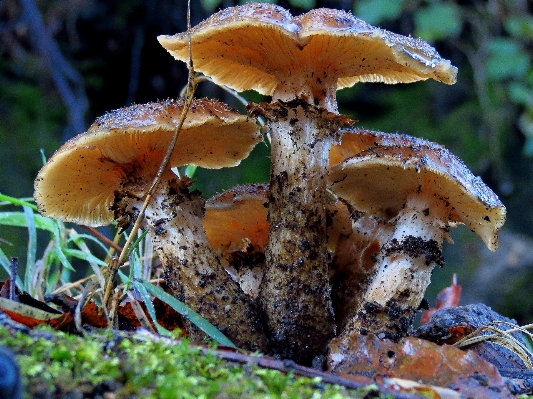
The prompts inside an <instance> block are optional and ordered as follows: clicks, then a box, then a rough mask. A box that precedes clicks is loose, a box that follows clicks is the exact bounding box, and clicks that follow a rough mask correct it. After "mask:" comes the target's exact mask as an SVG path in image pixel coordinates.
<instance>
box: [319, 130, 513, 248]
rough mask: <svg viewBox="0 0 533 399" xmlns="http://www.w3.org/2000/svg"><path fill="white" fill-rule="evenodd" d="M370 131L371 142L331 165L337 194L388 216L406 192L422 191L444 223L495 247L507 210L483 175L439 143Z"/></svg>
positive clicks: (396, 210)
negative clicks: (437, 205)
mask: <svg viewBox="0 0 533 399" xmlns="http://www.w3.org/2000/svg"><path fill="white" fill-rule="evenodd" d="M372 134H375V142H374V144H373V145H372V146H370V147H367V148H364V149H363V150H362V151H361V152H359V153H358V154H356V155H354V156H352V157H350V158H348V159H346V160H344V161H343V162H340V163H337V164H335V165H334V166H332V167H331V169H330V171H329V179H330V182H331V188H332V190H333V192H334V193H335V194H337V195H338V196H340V197H341V198H344V199H345V200H347V201H349V202H350V203H351V204H352V205H353V206H354V207H355V208H357V209H358V210H359V211H362V212H366V213H369V214H371V215H374V216H376V217H378V218H380V219H382V220H388V219H390V218H392V217H394V216H396V215H397V214H398V213H399V212H400V211H401V209H402V208H403V206H404V205H405V203H406V202H407V198H408V196H409V195H411V194H413V193H416V192H419V193H420V192H422V193H425V194H426V195H429V196H432V197H433V198H435V200H438V201H442V203H443V204H444V206H445V207H446V214H447V215H448V218H449V219H448V220H443V222H444V223H446V224H447V225H449V226H455V225H456V224H459V223H464V224H465V225H466V226H468V227H469V228H470V229H471V230H472V231H474V232H475V233H477V234H478V235H479V236H480V237H481V239H482V240H483V242H484V243H485V245H487V247H488V248H489V249H490V250H495V249H496V248H497V245H498V244H497V243H498V236H497V235H498V231H499V230H500V228H501V227H502V226H503V223H504V222H505V213H506V210H505V207H504V205H503V204H502V203H501V201H500V199H499V198H498V196H497V195H496V194H495V193H494V192H493V191H492V190H491V189H490V188H489V187H488V186H487V185H486V184H485V183H483V181H482V180H481V178H479V177H477V176H474V175H473V174H472V172H471V171H470V170H469V169H468V167H467V166H466V165H465V164H464V163H463V162H462V161H461V160H460V159H459V158H457V157H456V156H455V155H453V154H452V153H450V152H449V151H448V150H446V149H445V148H444V147H443V146H440V145H438V144H435V143H432V142H429V141H427V140H423V139H418V138H414V137H409V136H405V135H387V134H384V133H378V132H373V133H369V135H368V136H367V139H369V138H370V137H371V135H372ZM353 141H357V140H356V139H355V138H353ZM391 141H392V143H394V142H397V143H398V144H397V145H392V143H391ZM359 142H361V141H359ZM363 147H364V146H363Z"/></svg>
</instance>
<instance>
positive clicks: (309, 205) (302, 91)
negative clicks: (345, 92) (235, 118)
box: [158, 3, 457, 363]
mask: <svg viewBox="0 0 533 399" xmlns="http://www.w3.org/2000/svg"><path fill="white" fill-rule="evenodd" d="M189 38H190V41H191V46H192V54H193V62H194V66H195V70H197V71H199V72H202V73H204V74H205V75H207V76H210V77H211V78H212V79H213V81H215V82H217V83H219V84H223V85H226V86H229V87H231V88H233V89H235V90H237V91H243V90H249V89H254V90H257V91H258V92H260V93H262V94H266V95H271V96H272V102H271V103H270V104H265V103H261V104H255V105H251V106H250V108H249V109H250V111H251V112H252V113H253V114H255V115H262V116H264V117H265V118H266V119H267V124H268V128H269V130H270V133H271V139H272V168H271V175H270V189H271V198H270V202H269V216H268V220H269V223H270V229H271V230H270V238H269V243H268V245H267V247H266V262H267V270H266V272H265V278H264V281H263V283H262V287H261V293H260V297H261V303H262V306H263V308H264V310H265V312H266V315H267V323H268V327H269V330H270V335H271V337H272V339H271V348H270V350H271V352H272V353H274V354H277V355H279V356H281V357H288V358H292V359H294V360H297V361H300V362H303V363H309V362H310V360H311V359H312V358H313V357H314V356H316V355H317V354H320V353H322V352H324V350H325V348H326V344H327V342H328V340H329V339H330V338H331V337H332V336H333V335H334V333H335V326H334V322H333V311H332V307H331V298H330V288H329V282H328V266H327V234H326V183H325V174H326V169H327V166H328V152H329V148H330V146H331V145H332V143H335V142H336V141H337V140H338V139H339V136H338V131H339V128H340V127H342V126H346V125H349V124H351V123H352V121H351V120H350V119H349V118H348V117H345V116H341V115H338V113H337V102H336V95H335V93H336V90H337V89H339V88H342V87H349V86H352V85H354V84H355V83H357V82H384V83H399V82H414V81H418V80H425V79H429V78H432V79H435V80H438V81H442V82H444V83H448V84H451V83H454V82H455V76H456V72H457V71H456V69H455V68H454V67H453V66H452V65H451V64H450V62H449V61H447V60H443V59H442V58H441V57H440V56H439V55H438V54H437V53H436V52H435V50H434V49H433V48H431V47H430V46H429V45H428V44H427V43H425V42H422V41H420V40H415V39H412V38H409V37H404V36H400V35H396V34H394V33H390V32H387V31H384V30H382V29H378V28H375V27H373V26H371V25H368V24H367V23H365V22H364V21H362V20H360V19H358V18H356V17H354V16H353V15H351V14H349V13H346V12H344V11H339V10H329V9H317V10H312V11H310V12H309V13H307V14H303V15H301V16H298V17H292V15H291V14H290V13H289V12H288V11H287V10H285V9H283V8H281V7H278V6H274V5H271V4H260V3H251V4H247V5H244V6H239V7H232V8H228V9H225V10H222V11H220V12H219V13H217V14H215V15H213V16H211V17H210V18H208V19H207V20H205V21H203V22H202V23H200V24H199V25H197V26H196V27H193V28H192V29H190V30H189V31H188V32H185V33H182V34H177V35H174V36H160V37H159V38H158V39H159V41H160V43H161V44H162V45H163V47H165V48H166V49H167V50H168V51H169V52H170V53H171V54H172V55H173V56H174V57H175V58H177V59H179V60H182V61H186V60H187V57H188V52H187V44H188V40H189Z"/></svg>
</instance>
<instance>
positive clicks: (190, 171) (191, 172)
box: [185, 164, 198, 179]
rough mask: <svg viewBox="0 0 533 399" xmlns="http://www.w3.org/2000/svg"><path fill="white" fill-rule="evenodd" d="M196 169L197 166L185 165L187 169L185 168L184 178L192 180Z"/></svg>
mask: <svg viewBox="0 0 533 399" xmlns="http://www.w3.org/2000/svg"><path fill="white" fill-rule="evenodd" d="M197 168H198V166H196V165H193V164H189V165H187V167H186V168H185V176H187V177H188V178H189V179H192V177H193V176H194V173H195V172H196V169H197Z"/></svg>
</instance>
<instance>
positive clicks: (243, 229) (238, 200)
mask: <svg viewBox="0 0 533 399" xmlns="http://www.w3.org/2000/svg"><path fill="white" fill-rule="evenodd" d="M267 203H268V185H267V184H253V185H247V186H237V187H234V188H232V189H231V190H228V191H224V192H223V193H220V194H218V195H216V196H214V197H213V198H211V199H209V200H207V201H206V204H205V216H204V219H203V221H202V224H203V225H204V228H205V232H206V234H207V238H208V239H209V242H210V243H211V245H212V247H213V248H214V249H215V250H218V251H221V252H223V253H226V252H232V251H239V250H242V251H244V252H246V249H247V248H246V247H247V246H248V245H251V246H253V250H254V251H257V252H263V251H264V248H265V245H266V243H267V241H268V228H269V225H268V222H267Z"/></svg>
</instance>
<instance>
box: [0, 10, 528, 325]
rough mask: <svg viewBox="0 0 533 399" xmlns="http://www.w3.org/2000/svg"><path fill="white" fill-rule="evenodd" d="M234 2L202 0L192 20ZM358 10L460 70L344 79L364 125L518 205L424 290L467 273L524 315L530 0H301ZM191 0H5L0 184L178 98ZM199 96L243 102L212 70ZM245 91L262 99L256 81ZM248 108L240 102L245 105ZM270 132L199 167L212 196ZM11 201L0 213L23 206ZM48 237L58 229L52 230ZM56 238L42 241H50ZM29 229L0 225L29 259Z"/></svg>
mask: <svg viewBox="0 0 533 399" xmlns="http://www.w3.org/2000/svg"><path fill="white" fill-rule="evenodd" d="M236 3H238V2H237V1H230V0H223V1H220V0H203V1H198V0H193V1H192V5H191V14H192V23H193V25H194V24H196V23H198V22H199V21H201V20H202V19H204V18H205V17H207V16H208V15H210V14H211V13H212V12H214V11H216V10H218V9H220V8H222V7H227V6H233V5H235V4H236ZM277 3H278V4H280V5H282V6H284V7H286V8H290V9H291V10H292V12H293V14H294V15H297V14H299V13H301V12H304V11H306V10H307V9H309V8H312V7H330V8H342V9H345V10H351V11H353V12H354V14H356V15H358V16H359V17H361V18H363V19H365V20H366V21H367V22H369V23H371V24H374V25H379V26H381V27H383V28H386V29H389V30H392V31H395V32H397V33H401V34H404V35H409V34H411V35H413V36H417V37H422V38H423V39H424V40H427V41H429V42H430V43H432V44H434V45H435V47H436V48H437V49H438V51H439V52H440V54H441V55H442V56H443V57H444V58H448V59H450V60H452V63H453V64H454V65H456V66H458V67H459V79H458V83H457V84H455V85H454V86H446V85H442V84H439V83H436V82H433V81H426V82H419V83H415V84H410V85H397V86H387V85H382V84H359V85H356V87H354V88H351V89H345V90H342V91H340V92H338V98H339V106H340V111H341V112H342V113H346V114H349V115H351V116H352V117H353V118H354V119H358V120H359V121H360V123H359V125H360V126H364V127H367V128H372V129H378V130H383V131H386V132H401V133H407V134H410V135H414V136H419V137H424V138H426V139H430V140H433V141H436V142H439V143H441V144H444V145H446V146H447V147H448V148H449V149H450V150H451V151H452V152H454V153H455V154H457V155H458V156H459V157H461V158H462V159H463V160H464V161H465V162H466V163H467V164H468V165H469V166H470V168H471V169H472V170H473V171H474V173H476V174H479V175H481V176H482V178H483V180H484V181H485V182H486V183H487V184H488V185H489V186H491V188H492V189H493V190H494V191H495V192H497V193H498V195H499V196H500V198H501V199H502V201H503V202H504V203H505V204H506V206H507V208H508V221H507V223H506V226H505V228H504V231H503V232H502V234H501V245H500V249H499V250H498V251H497V252H496V253H494V254H489V253H488V251H487V250H485V249H483V248H482V243H481V240H479V239H478V238H477V237H476V236H475V235H474V234H473V233H471V232H469V231H468V230H467V229H465V228H459V229H457V231H456V232H455V233H454V235H453V237H454V239H455V241H456V244H455V245H454V246H446V256H447V266H446V267H445V268H444V269H443V270H438V271H437V272H436V274H435V276H434V282H433V283H432V287H431V290H430V291H429V292H428V297H429V299H430V302H432V301H431V298H434V296H435V294H436V292H437V291H438V290H439V289H441V288H442V287H444V286H446V285H448V284H449V281H450V278H451V274H452V273H454V272H456V273H458V280H459V283H460V284H463V286H464V296H463V300H464V302H465V303H467V302H472V301H483V302H485V303H487V304H489V305H491V306H493V307H494V308H495V309H496V310H497V311H500V312H502V313H505V314H506V315H508V316H512V317H516V318H518V320H519V321H520V322H522V323H525V322H531V321H532V319H533V301H532V300H531V299H530V297H531V296H530V292H531V289H530V288H529V287H531V285H532V283H533V254H532V248H533V239H532V238H531V236H532V235H533V233H532V232H531V227H532V226H533V208H532V206H531V199H532V198H533V196H532V194H533V193H532V189H533V185H532V180H533V162H532V159H531V155H533V66H532V65H533V64H532V57H531V52H532V50H533V16H532V10H533V5H532V3H531V2H530V1H525V0H489V1H481V0H479V1H475V0H471V1H459V0H457V1H452V0H432V1H429V0H428V1H422V0H397V1H391V0H364V1H357V0H356V1H352V0H346V1H341V0H337V1H335V0H330V1H320V0H316V1H312V0H292V1H279V2H277ZM186 5H187V2H186V1H169V0H144V1H143V0H132V1H107V0H106V1H104V0H94V1H90V0H46V1H44V0H42V1H35V0H20V1H15V0H4V1H2V2H0V193H3V194H7V195H11V196H15V197H31V195H32V192H33V186H32V185H33V179H34V178H35V176H36V174H37V172H38V170H39V168H40V167H41V165H42V162H43V161H42V156H41V154H40V150H41V149H42V150H43V153H44V156H45V157H49V156H50V155H51V154H52V153H53V152H54V151H55V150H56V149H57V148H58V147H59V146H60V145H61V144H62V143H63V142H64V141H66V140H67V139H69V138H70V137H72V136H74V135H75V134H78V133H81V132H83V131H84V130H85V129H86V128H87V127H88V126H89V124H90V123H91V122H92V121H93V120H94V119H95V118H96V117H97V116H99V115H102V114H103V113H105V112H106V111H109V110H112V109H115V108H119V107H123V106H126V105H129V104H132V103H144V102H149V101H156V100H161V99H166V98H172V97H176V96H177V95H178V94H179V92H180V90H181V89H182V88H183V86H184V85H185V83H186V78H187V70H186V68H185V65H184V64H183V63H180V62H178V61H175V60H174V59H173V58H172V57H171V56H170V55H169V54H168V53H167V52H166V51H165V50H164V49H163V48H162V47H161V46H160V45H159V43H158V42H157V40H156V37H157V35H160V34H174V33H177V32H182V31H184V30H185V28H186ZM197 95H198V96H208V97H215V98H218V99H220V100H221V101H225V102H228V103H230V104H231V105H232V106H234V107H236V108H239V107H240V105H239V104H238V103H237V102H235V100H234V99H233V98H231V97H230V96H228V95H227V94H226V93H224V92H223V91H222V90H221V89H219V88H217V87H215V86H213V85H211V84H210V83H202V84H201V86H200V88H199V91H198V92H197ZM245 96H246V97H247V98H248V99H253V100H254V101H257V100H259V96H258V95H256V94H254V93H245ZM240 108H241V109H242V107H240ZM268 165H269V159H268V148H267V147H266V145H264V144H260V145H258V146H257V148H256V149H255V150H254V152H253V154H252V156H251V157H250V158H249V159H247V160H246V161H245V162H243V163H242V165H241V166H239V167H237V168H232V169H228V170H222V171H207V172H206V171H201V170H200V171H198V172H197V174H196V175H195V178H196V179H197V182H198V186H199V187H200V189H201V190H202V192H203V193H204V195H205V196H206V197H209V196H211V195H213V194H215V193H216V192H220V191H222V190H224V189H226V188H229V187H232V186H233V185H235V184H239V183H248V182H259V181H266V180H267V178H268ZM14 209H15V208H13V207H8V206H5V205H4V206H2V207H0V212H2V211H9V210H14ZM48 238H49V237H48ZM48 238H47V237H44V238H43V239H42V240H44V241H43V242H46V239H48ZM26 241H27V232H26V230H25V229H22V228H12V227H6V226H1V225H0V249H1V250H2V251H3V252H4V253H5V255H6V256H8V257H10V256H19V257H20V258H21V260H22V261H21V263H23V259H24V254H25V251H26V249H25V245H26Z"/></svg>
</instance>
